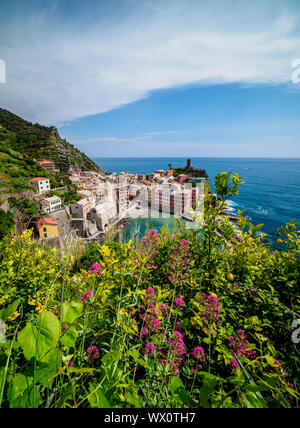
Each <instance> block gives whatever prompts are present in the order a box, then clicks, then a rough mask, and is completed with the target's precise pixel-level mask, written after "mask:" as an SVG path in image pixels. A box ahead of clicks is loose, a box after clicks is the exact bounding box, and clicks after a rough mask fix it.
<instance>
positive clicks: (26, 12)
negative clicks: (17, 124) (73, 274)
mask: <svg viewBox="0 0 300 428" xmlns="http://www.w3.org/2000/svg"><path fill="white" fill-rule="evenodd" d="M0 6H1V9H0V10H1V15H0V82H1V81H3V79H2V80H1V76H2V75H3V61H5V64H6V83H0V107H3V108H6V109H8V110H10V111H12V112H14V113H15V114H18V115H20V116H21V117H23V118H25V119H27V120H30V121H32V122H34V123H35V122H39V123H42V124H46V125H55V126H56V127H57V128H58V130H59V132H60V134H61V136H62V137H63V138H66V139H67V140H68V141H69V142H71V143H72V144H74V145H75V146H76V147H78V148H79V149H80V150H82V151H84V152H85V153H86V154H87V155H89V156H91V157H143V156H151V157H154V156H158V157H162V156H165V157H168V156H169V157H179V156H184V157H189V156H191V157H192V156H195V157H196V156H197V157H300V121H299V117H300V2H299V0H252V1H251V2H249V1H244V0H210V1H208V0H205V1H204V0H80V1H79V0H26V2H24V0H0ZM297 60H299V61H297ZM1 66H2V70H1ZM293 66H294V67H293ZM1 72H2V74H1Z"/></svg>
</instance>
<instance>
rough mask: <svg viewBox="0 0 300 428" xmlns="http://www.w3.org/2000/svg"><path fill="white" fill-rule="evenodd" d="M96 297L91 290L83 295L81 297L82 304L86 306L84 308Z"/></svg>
mask: <svg viewBox="0 0 300 428" xmlns="http://www.w3.org/2000/svg"><path fill="white" fill-rule="evenodd" d="M93 297H94V294H93V293H92V291H91V290H88V291H85V292H84V293H83V295H82V296H81V297H80V300H81V302H82V303H83V304H84V306H86V305H87V303H88V301H90V300H92V298H93Z"/></svg>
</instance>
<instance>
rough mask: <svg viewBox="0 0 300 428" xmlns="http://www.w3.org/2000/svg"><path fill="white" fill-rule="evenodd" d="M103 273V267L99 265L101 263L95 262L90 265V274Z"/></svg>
mask: <svg viewBox="0 0 300 428" xmlns="http://www.w3.org/2000/svg"><path fill="white" fill-rule="evenodd" d="M92 274H95V275H102V268H101V266H100V265H99V263H94V264H93V265H92V266H91V267H90V271H89V275H92Z"/></svg>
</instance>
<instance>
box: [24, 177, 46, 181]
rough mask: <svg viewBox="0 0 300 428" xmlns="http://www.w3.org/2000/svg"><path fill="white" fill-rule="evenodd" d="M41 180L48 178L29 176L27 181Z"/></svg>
mask: <svg viewBox="0 0 300 428" xmlns="http://www.w3.org/2000/svg"><path fill="white" fill-rule="evenodd" d="M42 180H48V179H47V178H43V177H35V178H30V179H29V180H28V181H42Z"/></svg>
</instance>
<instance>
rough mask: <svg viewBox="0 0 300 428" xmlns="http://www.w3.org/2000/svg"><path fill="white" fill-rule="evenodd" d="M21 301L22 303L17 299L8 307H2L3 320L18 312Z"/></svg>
mask: <svg viewBox="0 0 300 428" xmlns="http://www.w3.org/2000/svg"><path fill="white" fill-rule="evenodd" d="M20 303H21V300H20V299H17V300H15V301H14V302H12V303H11V304H10V305H9V306H8V307H7V308H6V309H2V311H1V313H0V318H1V319H2V320H3V321H6V320H7V319H8V318H9V317H11V316H12V315H13V314H14V313H15V312H16V310H17V309H18V306H19V304H20Z"/></svg>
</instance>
